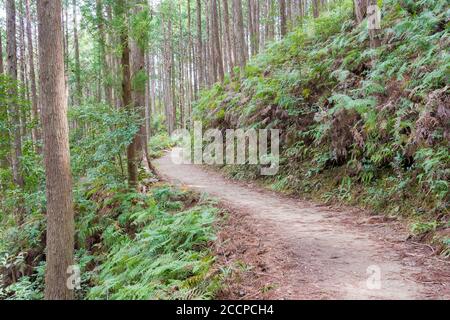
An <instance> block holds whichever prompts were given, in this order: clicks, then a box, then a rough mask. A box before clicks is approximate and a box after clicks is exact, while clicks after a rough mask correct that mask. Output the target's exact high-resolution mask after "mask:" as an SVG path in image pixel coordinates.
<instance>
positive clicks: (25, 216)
mask: <svg viewBox="0 0 450 320" xmlns="http://www.w3.org/2000/svg"><path fill="white" fill-rule="evenodd" d="M70 119H71V120H72V121H73V123H77V127H76V128H73V130H72V132H71V141H72V143H71V146H72V167H73V175H74V181H75V183H74V202H75V223H76V228H75V230H76V241H75V245H76V248H75V249H76V251H75V256H76V264H77V269H76V271H77V272H78V271H79V274H80V276H81V278H80V283H79V285H80V287H79V289H78V290H76V294H77V298H78V299H210V298H212V297H214V295H215V294H216V292H217V290H219V288H220V283H221V279H220V274H219V273H217V272H215V271H213V270H215V268H213V263H214V255H213V254H212V251H211V244H212V242H213V241H214V240H215V229H214V227H213V225H214V223H215V221H216V218H217V209H216V208H215V205H214V203H211V202H209V200H206V199H201V198H199V196H198V195H196V194H192V193H190V192H187V191H182V190H178V189H175V188H172V187H171V186H169V185H165V184H162V183H160V182H156V181H157V179H155V177H152V176H149V175H150V174H149V173H147V172H145V171H144V170H142V171H141V172H140V175H141V177H142V180H143V181H144V182H145V181H150V182H148V183H147V185H145V186H144V188H145V192H141V193H139V192H137V191H130V190H129V189H128V188H127V185H126V162H125V159H124V158H125V157H124V150H125V149H126V146H127V145H128V144H129V143H130V141H131V139H133V136H134V135H135V134H136V132H137V130H138V128H139V121H138V117H137V116H136V115H135V114H132V113H130V112H129V111H126V110H124V109H123V110H117V109H111V108H109V107H108V106H106V105H101V104H87V105H85V106H80V107H78V108H74V109H72V110H71V112H70ZM75 120H76V121H75ZM155 121H160V119H159V120H158V119H155ZM160 127H161V126H160V125H159V124H158V123H156V124H155V126H154V128H160ZM171 145H172V140H171V139H169V138H168V136H167V134H164V133H162V130H161V131H158V132H155V134H154V135H153V137H152V139H151V143H150V150H149V154H150V156H159V155H160V154H161V152H162V150H165V149H167V148H169V147H170V146H171ZM24 151H25V152H24V155H23V163H24V173H25V179H28V180H27V189H26V190H24V191H21V190H19V189H17V188H14V187H13V186H8V187H4V190H2V193H1V195H0V299H12V300H22V299H26V300H28V299H42V298H43V291H44V277H45V276H44V275H45V245H46V244H45V226H46V219H45V207H46V200H45V199H46V197H45V188H44V182H45V179H44V174H43V168H42V159H41V158H40V157H39V156H37V154H36V152H35V151H34V148H33V146H32V145H30V146H28V145H25V147H24ZM124 167H125V168H124ZM2 174H10V172H6V171H5V172H4V173H2ZM31 178H33V180H31ZM21 202H25V204H26V205H25V206H24V207H25V208H26V212H21V211H20V210H19V209H18V205H17V204H18V203H21ZM74 281H75V280H74ZM74 285H75V286H77V285H78V282H77V281H75V282H74Z"/></svg>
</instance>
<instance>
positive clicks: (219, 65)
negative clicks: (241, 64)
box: [212, 0, 224, 81]
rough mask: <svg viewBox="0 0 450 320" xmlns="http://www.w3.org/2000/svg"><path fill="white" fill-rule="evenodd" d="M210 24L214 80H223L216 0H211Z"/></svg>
mask: <svg viewBox="0 0 450 320" xmlns="http://www.w3.org/2000/svg"><path fill="white" fill-rule="evenodd" d="M212 26H213V30H212V31H213V49H214V50H213V51H214V64H215V65H216V68H217V69H216V75H217V77H216V79H215V80H216V81H217V80H219V81H223V79H224V70H223V60H222V50H221V46H220V34H219V15H218V10H217V0H212Z"/></svg>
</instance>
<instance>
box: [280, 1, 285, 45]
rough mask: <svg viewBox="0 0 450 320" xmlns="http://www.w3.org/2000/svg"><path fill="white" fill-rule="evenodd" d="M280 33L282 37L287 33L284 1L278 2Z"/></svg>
mask: <svg viewBox="0 0 450 320" xmlns="http://www.w3.org/2000/svg"><path fill="white" fill-rule="evenodd" d="M280 33H281V36H282V37H284V36H285V35H286V33H287V22H286V0H280Z"/></svg>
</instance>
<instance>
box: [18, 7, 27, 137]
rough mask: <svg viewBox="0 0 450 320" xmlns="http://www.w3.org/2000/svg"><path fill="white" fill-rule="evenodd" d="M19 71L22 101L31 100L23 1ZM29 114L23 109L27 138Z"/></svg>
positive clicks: (20, 24)
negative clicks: (29, 95)
mask: <svg viewBox="0 0 450 320" xmlns="http://www.w3.org/2000/svg"><path fill="white" fill-rule="evenodd" d="M18 12H19V17H18V19H19V47H18V49H19V53H20V57H19V70H20V87H21V90H20V97H21V98H22V100H24V101H25V100H29V97H28V83H27V81H28V77H27V76H26V74H27V66H26V64H25V59H26V57H25V22H24V14H23V13H24V11H23V1H22V0H20V1H19V10H18ZM27 118H28V112H27V108H22V109H21V112H20V130H21V136H22V137H23V138H25V137H26V136H27V122H28V121H27V120H28V119H27Z"/></svg>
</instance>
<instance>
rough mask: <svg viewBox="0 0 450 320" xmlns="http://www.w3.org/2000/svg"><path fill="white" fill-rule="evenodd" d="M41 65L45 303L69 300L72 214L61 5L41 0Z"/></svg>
mask: <svg viewBox="0 0 450 320" xmlns="http://www.w3.org/2000/svg"><path fill="white" fill-rule="evenodd" d="M37 9H38V20H39V65H40V79H39V80H40V89H41V90H40V92H41V100H42V106H43V108H42V120H43V121H42V126H43V133H44V164H45V173H46V188H47V251H46V252H47V255H46V261H47V267H46V276H45V298H46V299H48V300H56V299H58V300H61V299H73V298H74V292H73V290H71V289H69V287H68V282H69V281H67V280H68V276H70V273H69V274H68V272H70V266H72V265H73V250H74V211H73V202H72V177H71V172H70V156H69V129H68V122H67V98H66V93H65V83H64V81H65V79H64V56H63V34H62V28H61V1H60V0H39V1H38V2H37Z"/></svg>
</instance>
